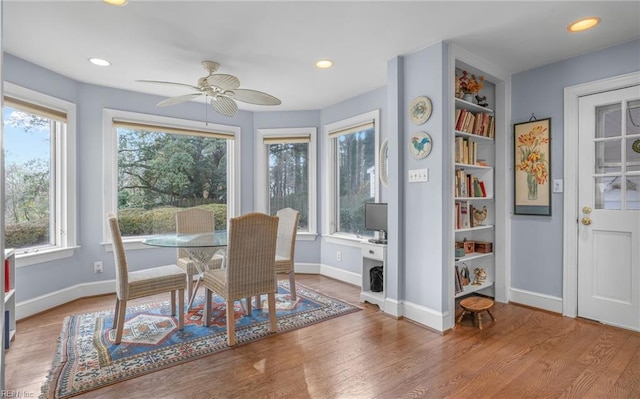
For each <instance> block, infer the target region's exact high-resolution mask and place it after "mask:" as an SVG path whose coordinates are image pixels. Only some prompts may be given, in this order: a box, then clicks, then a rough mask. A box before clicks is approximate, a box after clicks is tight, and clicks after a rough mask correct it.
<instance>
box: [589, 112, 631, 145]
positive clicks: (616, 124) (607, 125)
mask: <svg viewBox="0 0 640 399" xmlns="http://www.w3.org/2000/svg"><path fill="white" fill-rule="evenodd" d="M620 108H621V107H620V104H611V105H603V106H600V107H597V108H596V122H597V123H596V138H604V137H619V136H621V135H622V125H621V123H622V118H621V117H620V112H621V110H620ZM634 120H635V119H634Z"/></svg>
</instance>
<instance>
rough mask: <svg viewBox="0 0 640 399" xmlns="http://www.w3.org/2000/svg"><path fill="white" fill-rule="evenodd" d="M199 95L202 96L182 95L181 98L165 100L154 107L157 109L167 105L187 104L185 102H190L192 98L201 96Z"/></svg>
mask: <svg viewBox="0 0 640 399" xmlns="http://www.w3.org/2000/svg"><path fill="white" fill-rule="evenodd" d="M201 95H202V93H191V94H183V95H181V96H177V97H171V98H167V99H166V100H163V101H160V102H159V103H158V104H156V105H157V106H158V107H166V106H168V105H175V104H180V103H184V102H187V101H189V100H191V99H192V98H196V97H198V96H201Z"/></svg>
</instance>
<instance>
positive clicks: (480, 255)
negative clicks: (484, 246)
mask: <svg viewBox="0 0 640 399" xmlns="http://www.w3.org/2000/svg"><path fill="white" fill-rule="evenodd" d="M488 256H493V252H487V253H481V252H471V253H468V254H466V255H465V256H461V257H459V258H456V263H462V262H468V261H470V260H474V259H480V258H485V257H488Z"/></svg>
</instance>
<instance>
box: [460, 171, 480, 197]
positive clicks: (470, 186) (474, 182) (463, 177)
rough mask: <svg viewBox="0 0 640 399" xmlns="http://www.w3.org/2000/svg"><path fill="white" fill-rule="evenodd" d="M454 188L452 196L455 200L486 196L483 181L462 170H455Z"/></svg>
mask: <svg viewBox="0 0 640 399" xmlns="http://www.w3.org/2000/svg"><path fill="white" fill-rule="evenodd" d="M454 187H455V188H454V194H455V196H456V197H457V198H464V197H474V198H484V197H486V196H487V190H486V188H485V184H484V181H482V180H480V179H479V178H478V177H477V176H475V175H473V174H471V173H465V171H464V169H456V173H455V178H454Z"/></svg>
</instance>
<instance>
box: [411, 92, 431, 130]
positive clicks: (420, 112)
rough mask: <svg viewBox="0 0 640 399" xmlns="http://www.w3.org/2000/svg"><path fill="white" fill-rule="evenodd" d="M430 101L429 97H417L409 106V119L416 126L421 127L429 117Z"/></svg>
mask: <svg viewBox="0 0 640 399" xmlns="http://www.w3.org/2000/svg"><path fill="white" fill-rule="evenodd" d="M431 110H432V107H431V100H429V97H425V96H419V97H416V98H414V99H413V101H411V104H409V118H411V122H413V123H415V124H416V125H422V124H423V123H425V122H426V121H428V120H429V118H430V117H431Z"/></svg>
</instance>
